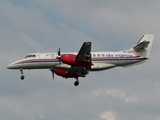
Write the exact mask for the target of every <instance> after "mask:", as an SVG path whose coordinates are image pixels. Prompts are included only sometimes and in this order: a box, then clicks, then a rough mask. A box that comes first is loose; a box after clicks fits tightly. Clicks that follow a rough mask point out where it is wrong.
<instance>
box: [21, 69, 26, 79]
mask: <svg viewBox="0 0 160 120" xmlns="http://www.w3.org/2000/svg"><path fill="white" fill-rule="evenodd" d="M20 72H21V80H24V78H25V77H24V75H23V70H22V69H21V70H20Z"/></svg>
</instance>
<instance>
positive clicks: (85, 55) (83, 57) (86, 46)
mask: <svg viewBox="0 0 160 120" xmlns="http://www.w3.org/2000/svg"><path fill="white" fill-rule="evenodd" d="M90 52H91V42H84V43H83V45H82V47H81V49H80V51H79V52H78V54H77V56H76V60H77V61H85V62H91V53H90Z"/></svg>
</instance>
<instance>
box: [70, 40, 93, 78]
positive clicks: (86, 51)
mask: <svg viewBox="0 0 160 120" xmlns="http://www.w3.org/2000/svg"><path fill="white" fill-rule="evenodd" d="M90 52H91V42H84V43H83V45H82V47H81V49H80V51H79V52H78V54H77V56H76V59H75V60H76V61H80V62H88V63H89V62H91V53H90ZM90 68H91V66H90V65H89V66H86V69H90ZM83 70H84V67H82V66H71V68H70V69H69V70H68V73H76V74H77V75H80V76H84V74H82V71H83ZM87 74H88V71H86V73H85V75H87Z"/></svg>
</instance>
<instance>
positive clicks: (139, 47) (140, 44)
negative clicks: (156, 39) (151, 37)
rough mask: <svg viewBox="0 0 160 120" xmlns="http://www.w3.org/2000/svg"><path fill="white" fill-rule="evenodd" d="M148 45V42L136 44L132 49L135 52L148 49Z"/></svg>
mask: <svg viewBox="0 0 160 120" xmlns="http://www.w3.org/2000/svg"><path fill="white" fill-rule="evenodd" d="M148 44H149V41H143V42H141V43H138V44H137V45H135V46H134V47H133V49H136V50H140V49H144V48H147V47H148Z"/></svg>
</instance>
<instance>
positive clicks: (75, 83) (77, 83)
mask: <svg viewBox="0 0 160 120" xmlns="http://www.w3.org/2000/svg"><path fill="white" fill-rule="evenodd" d="M74 85H75V86H78V85H79V80H78V78H76V81H75V82H74Z"/></svg>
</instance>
